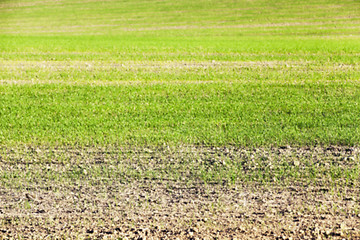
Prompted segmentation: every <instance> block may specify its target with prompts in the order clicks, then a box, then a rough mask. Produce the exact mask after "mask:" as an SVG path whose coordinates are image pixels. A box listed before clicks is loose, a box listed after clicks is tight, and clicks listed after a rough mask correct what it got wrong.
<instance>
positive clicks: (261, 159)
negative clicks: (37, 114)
mask: <svg viewBox="0 0 360 240" xmlns="http://www.w3.org/2000/svg"><path fill="white" fill-rule="evenodd" d="M359 152H360V151H359V149H358V148H349V147H337V146H335V147H328V148H290V147H281V148H269V149H260V148H258V149H238V148H212V147H177V148H170V147H164V148H152V149H149V148H138V149H135V148H133V149H130V148H115V147H113V148H82V149H71V148H37V147H21V148H15V149H11V148H4V149H1V154H0V156H1V158H0V159H1V163H0V177H1V179H2V180H1V181H0V183H1V185H0V236H1V238H3V239H8V238H19V237H20V238H33V239H34V238H45V237H51V238H61V237H62V238H80V239H86V238H88V239H102V238H104V239H105V238H109V239H118V238H128V239H139V238H143V239H145V238H150V239H151V237H152V238H155V239H158V238H163V239H176V238H178V239H197V238H200V239H235V238H237V239H360V204H359V203H360V197H359V196H360V192H359V191H360V190H359V188H358V183H359V175H357V176H356V174H355V175H351V176H350V175H349V176H347V175H346V174H350V173H351V172H352V171H355V170H357V169H358V168H359ZM229 159H231V161H232V162H233V163H234V165H231V164H230V162H228V160H229ZM308 161H312V164H313V165H315V166H316V168H317V169H318V172H317V173H316V174H313V175H311V174H310V173H311V172H313V171H314V170H313V169H310V168H309V167H308V165H307V162H308ZM236 162H237V163H240V162H241V163H242V164H241V165H236V164H235V163H236ZM286 163H288V165H286ZM226 165H231V166H227V167H226ZM269 165H271V166H272V167H270V166H269ZM240 166H241V167H240ZM265 166H266V167H265ZM235 168H240V169H239V170H238V171H237V172H234V171H235V170H234V169H235ZM212 169H214V171H213V170H212ZM267 169H272V170H273V173H267V174H268V175H266V174H265V172H266V171H267ZM286 169H290V170H291V171H286ZM203 170H206V172H205V171H203ZM224 170H226V171H230V172H234V173H235V175H236V176H235V177H233V176H232V175H229V174H226V173H225V172H224ZM280 170H281V171H283V173H284V174H283V175H281V174H280V173H279V171H280ZM295 170H297V172H298V173H300V175H296V173H295ZM335 170H336V171H335ZM206 173H207V174H206ZM210 173H211V174H210ZM212 173H214V175H212ZM215 173H217V174H218V175H216V174H215ZM260 173H262V174H260ZM335 173H337V174H338V175H337V176H335V175H334V174H335ZM341 174H345V175H341ZM241 175H243V176H241ZM244 175H245V176H244ZM260 176H261V177H260ZM276 179H277V180H276Z"/></svg>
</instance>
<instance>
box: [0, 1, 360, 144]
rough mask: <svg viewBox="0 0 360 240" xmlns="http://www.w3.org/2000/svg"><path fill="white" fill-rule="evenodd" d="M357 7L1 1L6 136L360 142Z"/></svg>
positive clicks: (0, 99) (22, 139)
mask: <svg viewBox="0 0 360 240" xmlns="http://www.w3.org/2000/svg"><path fill="white" fill-rule="evenodd" d="M359 9H360V3H359V2H358V1H350V0H346V1H330V0H322V1H313V0H307V1H305V0H304V1H261V0H253V1H245V0H239V1H234V0H231V1H230V0H221V1H211V0H207V1H205V0H202V1H188V0H181V1H167V0H163V1H155V0H151V1H140V0H134V1H115V0H108V1H96V0H89V1H80V0H79V1H74V0H59V1H35V0H31V1H30V0H28V1H25V0H17V1H0V143H1V144H2V145H4V146H12V145H19V144H20V145H22V144H31V145H90V146H91V145H141V146H148V145H164V144H165V145H166V144H168V145H175V146H176V145H217V146H220V145H234V146H273V145H274V146H277V145H287V144H289V145H296V146H305V145H333V144H334V145H359V143H360V106H359V103H360V85H359V80H360V71H359V70H360V11H359Z"/></svg>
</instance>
